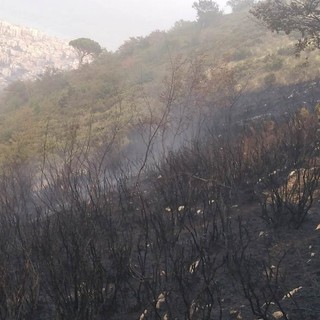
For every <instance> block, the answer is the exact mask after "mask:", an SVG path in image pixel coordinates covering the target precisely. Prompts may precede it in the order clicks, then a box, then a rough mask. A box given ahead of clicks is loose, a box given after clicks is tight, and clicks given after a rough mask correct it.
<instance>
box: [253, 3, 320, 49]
mask: <svg viewBox="0 0 320 320" xmlns="http://www.w3.org/2000/svg"><path fill="white" fill-rule="evenodd" d="M250 12H251V13H252V14H253V15H254V16H255V17H256V18H257V19H259V20H260V21H262V22H263V23H264V25H266V26H267V28H268V29H270V30H271V31H275V32H281V31H283V32H285V33H286V34H290V33H292V32H294V31H298V32H299V33H300V35H301V37H300V39H299V40H298V42H297V44H296V47H297V53H299V52H301V51H303V50H304V49H306V48H307V47H310V48H312V49H320V23H319V21H320V0H292V1H289V2H288V1H286V0H266V1H262V2H259V3H257V4H256V5H255V6H254V8H253V9H252V10H251V11H250Z"/></svg>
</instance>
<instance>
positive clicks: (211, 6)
mask: <svg viewBox="0 0 320 320" xmlns="http://www.w3.org/2000/svg"><path fill="white" fill-rule="evenodd" d="M192 8H194V9H195V10H196V11H197V17H198V21H199V22H200V23H201V24H202V25H207V24H208V22H209V21H210V20H211V18H212V17H213V16H216V15H221V14H222V11H221V10H220V8H219V5H218V4H217V3H216V2H215V1H212V0H199V1H197V2H194V3H193V5H192Z"/></svg>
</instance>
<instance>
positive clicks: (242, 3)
mask: <svg viewBox="0 0 320 320" xmlns="http://www.w3.org/2000/svg"><path fill="white" fill-rule="evenodd" d="M253 4H254V0H228V1H227V6H229V7H230V8H231V9H232V11H233V12H237V11H241V10H245V9H248V8H250V7H251V6H252V5H253Z"/></svg>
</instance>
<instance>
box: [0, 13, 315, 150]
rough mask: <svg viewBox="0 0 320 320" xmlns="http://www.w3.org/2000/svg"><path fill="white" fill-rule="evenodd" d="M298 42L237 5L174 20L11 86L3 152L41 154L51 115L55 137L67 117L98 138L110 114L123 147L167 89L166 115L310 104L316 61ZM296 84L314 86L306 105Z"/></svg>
mask: <svg viewBox="0 0 320 320" xmlns="http://www.w3.org/2000/svg"><path fill="white" fill-rule="evenodd" d="M294 41H295V38H294V37H292V38H288V37H287V36H285V35H278V34H272V33H269V32H268V31H267V30H264V29H262V28H261V27H260V26H258V25H257V24H256V23H255V21H253V19H252V18H251V17H250V16H249V14H248V12H246V11H241V12H236V13H232V14H228V15H222V16H217V17H214V18H213V19H212V21H211V22H210V23H209V24H208V25H206V26H202V25H200V24H198V23H197V22H185V21H180V22H177V23H176V24H175V26H174V27H173V28H172V29H171V30H170V31H169V32H162V31H154V32H152V33H151V34H150V35H149V36H146V37H138V38H131V39H129V40H128V41H126V42H125V43H124V44H123V45H122V46H121V47H120V48H119V50H118V51H117V52H115V53H109V52H105V53H103V54H102V55H101V56H100V57H99V59H97V60H96V61H95V62H94V63H92V64H90V65H84V66H82V68H80V69H79V70H74V71H71V72H61V71H60V72H47V73H46V74H45V75H44V76H43V77H42V79H40V78H39V79H38V80H37V81H35V82H32V81H31V82H30V81H26V82H20V83H14V84H12V85H11V86H9V87H8V88H7V89H6V90H5V92H4V94H3V95H2V99H1V110H2V111H1V117H0V120H1V125H0V146H1V148H4V149H5V150H6V152H2V154H7V153H8V148H9V149H10V148H12V147H13V146H14V145H15V144H16V143H18V142H19V145H22V146H23V149H25V150H26V151H27V154H29V155H31V154H34V152H37V151H36V150H39V149H41V147H40V145H39V144H41V143H42V142H43V137H44V135H45V130H46V129H45V128H47V123H48V121H49V123H50V125H49V128H50V134H51V135H52V138H53V140H55V141H56V140H59V139H60V135H61V134H62V132H64V130H65V129H63V128H66V127H68V123H70V122H72V123H78V124H79V132H78V133H79V135H80V136H81V137H82V138H84V137H85V136H86V135H87V134H88V132H89V131H90V132H91V135H92V137H95V138H97V139H103V140H104V136H105V135H108V132H109V133H110V130H111V131H112V130H113V129H112V128H113V127H114V122H115V120H116V121H118V122H121V124H119V126H120V127H121V128H122V130H121V132H122V134H123V136H122V138H121V141H122V142H121V143H124V144H127V143H129V142H130V141H131V140H132V139H131V138H130V136H131V137H132V135H131V134H130V133H132V132H133V131H136V127H137V125H138V126H139V123H140V124H141V123H143V122H147V123H148V121H149V122H150V117H151V118H153V120H152V121H156V120H155V119H156V118H157V117H159V116H160V114H161V112H162V111H163V108H165V107H166V102H165V100H166V99H165V98H168V96H167V94H168V90H169V89H170V88H169V86H170V85H171V86H172V88H174V89H175V93H174V94H175V96H174V97H171V98H172V99H173V100H170V101H171V103H172V106H170V110H171V114H170V117H171V118H177V114H175V113H179V112H181V109H182V107H183V108H184V109H185V110H184V112H187V111H186V110H188V113H190V114H191V113H192V112H194V111H195V110H196V111H197V112H200V110H204V109H206V112H207V113H208V112H209V113H210V114H213V113H214V112H215V111H214V110H217V109H221V108H222V109H223V108H230V107H231V106H232V112H233V114H238V116H239V117H240V118H241V117H254V116H257V115H259V114H268V113H270V112H271V113H272V112H274V111H275V110H277V113H278V114H279V113H283V112H286V111H288V109H290V108H293V109H295V108H296V107H299V106H301V105H302V104H303V105H308V106H309V107H311V104H312V103H316V102H317V100H318V99H317V96H318V94H319V93H318V91H317V87H316V86H314V82H315V81H316V80H317V79H318V77H319V68H318V64H319V57H318V55H317V54H316V52H306V53H304V55H302V56H301V57H300V58H297V57H295V55H294ZM14 45H16V44H15V43H14ZM37 61H40V64H41V59H40V60H38V59H37ZM36 72H37V71H35V73H36ZM170 79H171V84H170ZM300 83H303V88H304V89H303V91H308V90H311V91H312V94H313V96H312V102H311V104H308V103H306V101H305V100H306V97H305V94H304V93H302V94H300V93H301V92H300V91H301V90H300ZM193 84H197V85H193ZM169 91H170V90H169ZM311 91H310V92H311ZM299 92H300V93H299ZM289 97H291V98H289ZM292 97H294V99H292ZM171 98H170V99H171ZM167 101H168V99H167ZM280 103H281V104H282V105H281V106H280V105H279V104H280ZM151 110H153V111H151ZM179 110H180V111H179ZM281 110H282V111H281ZM154 112H156V113H158V114H157V115H155V114H154ZM21 117H22V118H24V119H25V120H26V121H25V122H24V124H23V125H21V124H20V123H19V119H21ZM239 117H238V119H239ZM148 118H149V119H148ZM189 118H190V116H189ZM207 119H208V117H207ZM234 120H235V119H234ZM40 141H41V142H40Z"/></svg>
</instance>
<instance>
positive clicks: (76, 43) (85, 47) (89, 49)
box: [69, 38, 102, 66]
mask: <svg viewBox="0 0 320 320" xmlns="http://www.w3.org/2000/svg"><path fill="white" fill-rule="evenodd" d="M69 45H70V46H71V47H73V48H74V49H75V50H76V52H77V54H78V59H79V66H81V65H82V64H83V60H84V58H85V57H88V56H91V57H93V58H94V57H96V56H98V55H99V54H100V53H101V52H102V49H101V46H100V44H99V43H98V42H96V41H94V40H91V39H88V38H78V39H75V40H72V41H70V42H69Z"/></svg>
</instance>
